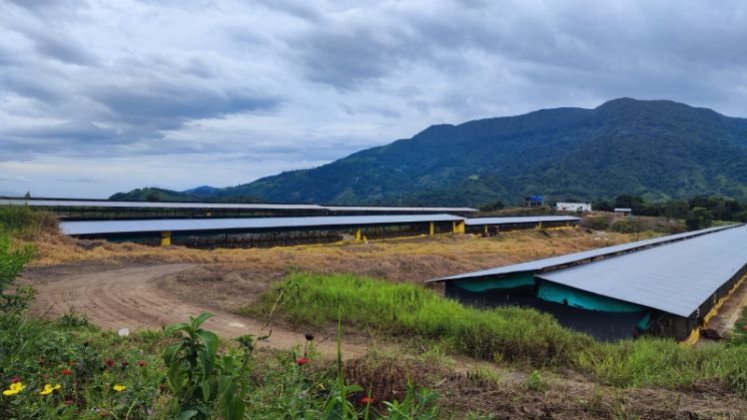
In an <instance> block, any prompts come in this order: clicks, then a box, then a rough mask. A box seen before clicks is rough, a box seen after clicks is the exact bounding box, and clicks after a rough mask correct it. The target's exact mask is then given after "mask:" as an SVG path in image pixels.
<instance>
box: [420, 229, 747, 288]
mask: <svg viewBox="0 0 747 420" xmlns="http://www.w3.org/2000/svg"><path fill="white" fill-rule="evenodd" d="M736 226H738V225H731V226H720V227H714V228H708V229H702V230H697V231H693V232H684V233H678V234H676V235H669V236H662V237H659V238H653V239H646V240H643V241H637V242H630V243H627V244H621V245H614V246H608V247H604V248H597V249H592V250H589V251H583V252H577V253H574V254H567V255H561V256H558V257H550V258H543V259H539V260H534V261H529V262H525V263H520V264H513V265H507V266H503V267H497V268H491V269H488V270H481V271H474V272H471V273H464V274H459V275H455V276H449V277H443V278H438V279H432V280H427V281H426V282H438V281H449V280H459V279H467V278H477V277H486V276H500V275H507V274H513V273H519V272H527V271H542V270H547V269H550V268H552V267H557V266H563V265H566V264H572V263H576V262H580V261H584V260H589V259H594V258H599V257H603V256H609V255H614V254H617V253H621V252H629V251H633V250H637V249H644V248H647V247H651V246H655V245H661V244H665V243H668V242H673V241H679V240H682V239H687V238H692V237H696V236H700V235H705V234H709V233H713V232H717V231H720V230H724V229H729V228H735V227H736Z"/></svg>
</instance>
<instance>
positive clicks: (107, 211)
mask: <svg viewBox="0 0 747 420" xmlns="http://www.w3.org/2000/svg"><path fill="white" fill-rule="evenodd" d="M3 205H7V206H29V207H31V208H33V209H39V210H47V211H50V212H53V213H55V214H56V215H57V217H59V218H60V219H61V220H125V219H126V220H130V219H176V218H243V217H303V216H353V215H403V214H423V215H425V214H441V213H449V214H455V215H460V216H467V215H471V214H475V213H477V212H478V211H477V210H476V209H473V208H470V207H400V206H326V205H319V204H277V203H201V202H165V201H163V202H149V201H112V200H91V199H63V198H30V199H26V198H13V197H0V206H3Z"/></svg>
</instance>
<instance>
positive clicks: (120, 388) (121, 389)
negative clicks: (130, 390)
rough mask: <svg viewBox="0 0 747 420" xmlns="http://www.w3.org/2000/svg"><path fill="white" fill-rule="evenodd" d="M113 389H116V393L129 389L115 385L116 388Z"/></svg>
mask: <svg viewBox="0 0 747 420" xmlns="http://www.w3.org/2000/svg"><path fill="white" fill-rule="evenodd" d="M112 389H114V390H115V391H117V392H122V391H124V390H125V389H127V387H126V386H124V385H114V386H113V387H112Z"/></svg>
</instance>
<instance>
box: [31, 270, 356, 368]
mask: <svg viewBox="0 0 747 420" xmlns="http://www.w3.org/2000/svg"><path fill="white" fill-rule="evenodd" d="M192 267H193V265H191V264H160V265H145V266H143V265H141V266H134V267H125V268H117V267H106V266H101V267H100V268H99V269H96V270H91V272H84V273H81V272H72V273H71V272H67V273H66V272H58V271H42V272H32V273H30V274H29V273H27V275H26V276H25V278H24V279H23V280H22V283H26V284H32V285H33V286H34V288H35V289H36V290H37V292H38V295H37V297H36V299H35V301H34V303H33V306H32V311H33V312H34V313H35V314H38V315H44V316H46V317H49V318H55V317H58V316H61V315H63V314H65V313H67V312H69V311H70V309H71V308H72V309H74V310H75V311H76V312H80V313H85V314H86V315H87V316H88V319H89V320H91V322H93V323H94V324H96V325H98V326H100V327H102V328H108V329H113V330H119V329H120V328H129V329H130V330H135V329H138V328H161V327H162V326H164V325H168V324H172V323H175V322H182V321H186V320H188V319H189V316H195V315H197V314H199V313H201V312H204V311H207V312H211V313H213V314H215V317H213V318H212V319H210V320H208V321H207V322H206V323H205V326H206V327H207V328H208V329H210V330H212V331H215V332H216V333H217V334H218V335H220V336H222V337H226V338H229V337H238V336H240V335H244V334H252V335H254V336H262V335H266V334H267V333H268V331H267V330H264V329H263V328H262V323H260V322H257V321H256V320H252V319H249V318H245V317H241V316H237V315H234V314H231V313H228V312H225V311H222V310H219V309H215V308H211V307H207V306H201V305H196V304H193V303H187V302H184V301H181V300H179V299H178V298H175V297H173V296H172V295H170V294H169V293H168V292H165V291H162V290H159V289H158V288H157V287H156V285H155V283H156V281H157V280H158V279H159V278H161V277H164V276H167V275H170V274H175V273H178V272H181V271H184V270H188V269H190V268H192ZM68 271H70V270H68ZM72 271H75V270H72ZM271 329H272V334H271V336H270V338H269V339H267V340H265V341H262V342H260V346H268V347H272V348H277V349H286V350H287V349H290V348H291V347H292V346H294V345H296V344H300V345H303V343H304V341H305V339H304V335H303V333H299V332H296V331H290V330H287V329H281V328H277V327H274V326H271ZM315 345H316V347H317V349H318V350H319V351H320V352H321V353H322V354H323V355H326V356H331V355H334V354H336V351H337V349H336V343H335V340H334V338H333V337H318V339H317V340H315ZM365 353H366V349H365V347H362V346H356V345H352V344H346V343H343V355H344V356H345V357H346V358H352V357H359V356H362V355H364V354H365Z"/></svg>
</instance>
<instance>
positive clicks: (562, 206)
mask: <svg viewBox="0 0 747 420" xmlns="http://www.w3.org/2000/svg"><path fill="white" fill-rule="evenodd" d="M555 210H558V211H575V212H577V213H582V212H588V211H591V203H572V202H558V203H557V204H555Z"/></svg>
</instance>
